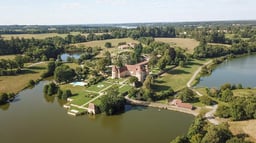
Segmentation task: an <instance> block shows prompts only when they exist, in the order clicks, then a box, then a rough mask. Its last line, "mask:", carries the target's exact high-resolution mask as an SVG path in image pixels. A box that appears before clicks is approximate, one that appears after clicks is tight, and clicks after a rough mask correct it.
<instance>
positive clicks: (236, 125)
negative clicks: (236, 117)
mask: <svg viewBox="0 0 256 143" xmlns="http://www.w3.org/2000/svg"><path fill="white" fill-rule="evenodd" d="M228 124H229V125H230V127H229V129H230V130H231V132H232V133H233V134H235V135H237V134H244V133H245V134H248V135H249V137H248V139H249V140H251V141H253V142H256V128H255V127H256V120H248V121H236V122H229V123H228Z"/></svg>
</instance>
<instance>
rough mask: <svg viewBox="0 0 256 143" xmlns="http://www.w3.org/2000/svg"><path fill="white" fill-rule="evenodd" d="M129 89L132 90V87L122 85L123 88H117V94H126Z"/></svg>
mask: <svg viewBox="0 0 256 143" xmlns="http://www.w3.org/2000/svg"><path fill="white" fill-rule="evenodd" d="M131 88H132V86H130V85H124V86H123V87H121V88H119V92H120V93H125V92H128V91H129V90H130V89H131Z"/></svg>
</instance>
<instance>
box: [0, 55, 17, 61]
mask: <svg viewBox="0 0 256 143" xmlns="http://www.w3.org/2000/svg"><path fill="white" fill-rule="evenodd" d="M14 58H15V55H2V56H0V60H1V59H4V60H13V59H14Z"/></svg>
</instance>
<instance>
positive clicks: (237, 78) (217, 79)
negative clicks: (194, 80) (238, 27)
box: [196, 55, 256, 88]
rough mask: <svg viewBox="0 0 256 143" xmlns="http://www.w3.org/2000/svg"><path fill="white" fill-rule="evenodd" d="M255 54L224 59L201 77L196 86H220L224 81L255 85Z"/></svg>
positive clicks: (246, 85)
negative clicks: (208, 74) (209, 73)
mask: <svg viewBox="0 0 256 143" xmlns="http://www.w3.org/2000/svg"><path fill="white" fill-rule="evenodd" d="M255 77H256V55H250V56H243V57H239V58H234V59H231V60H228V61H224V62H223V63H222V64H220V65H218V66H217V67H216V69H214V70H213V72H212V74H211V75H210V76H207V77H202V78H201V79H200V82H199V83H198V84H197V85H196V87H217V88H218V87H220V86H221V85H223V84H224V83H232V84H239V83H241V84H242V85H243V87H256V80H255Z"/></svg>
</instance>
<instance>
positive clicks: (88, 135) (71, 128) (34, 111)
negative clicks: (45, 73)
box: [0, 81, 194, 143]
mask: <svg viewBox="0 0 256 143" xmlns="http://www.w3.org/2000/svg"><path fill="white" fill-rule="evenodd" d="M46 83H47V81H42V82H40V83H39V84H38V85H36V86H35V87H34V88H32V89H26V90H24V91H22V92H20V94H19V95H18V97H17V98H16V99H15V101H14V102H12V103H11V104H7V105H4V106H0V127H1V128H0V139H1V142H2V143H46V142H49V143H82V142H83V143H85V142H91V143H102V142H104V143H169V142H170V140H172V139H174V138H175V137H176V136H178V135H183V134H185V133H186V132H187V130H188V128H189V126H190V124H191V123H192V122H193V119H194V117H193V116H192V115H188V114H184V113H179V112H173V111H167V110H161V111H158V109H155V108H146V107H139V106H137V107H132V106H127V111H126V112H125V113H123V114H120V115H116V116H105V115H96V116H88V115H84V116H79V117H73V116H70V115H67V113H66V110H65V109H64V108H63V107H62V105H63V104H64V103H65V101H61V100H58V99H55V98H53V97H49V96H44V95H43V94H42V89H43V86H44V84H46Z"/></svg>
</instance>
